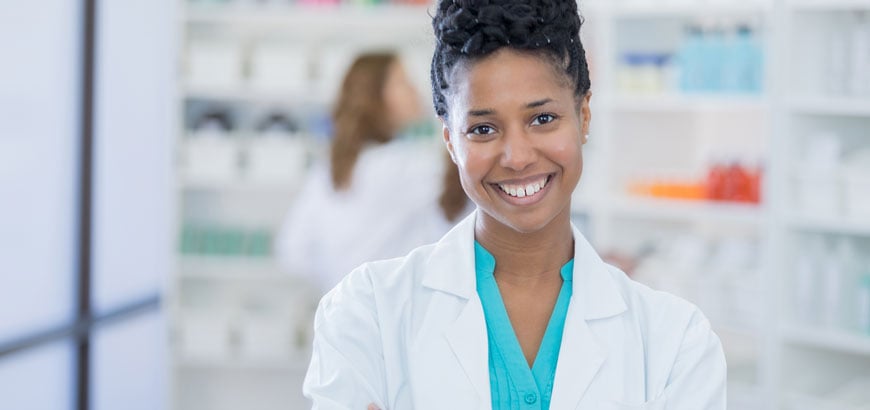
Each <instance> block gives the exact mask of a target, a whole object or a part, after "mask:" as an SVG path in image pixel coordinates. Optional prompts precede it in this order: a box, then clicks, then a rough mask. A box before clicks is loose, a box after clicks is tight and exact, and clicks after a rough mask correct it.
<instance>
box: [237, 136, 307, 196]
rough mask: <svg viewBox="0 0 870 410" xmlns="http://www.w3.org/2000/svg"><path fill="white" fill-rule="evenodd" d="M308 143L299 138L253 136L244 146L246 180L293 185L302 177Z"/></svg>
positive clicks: (305, 164) (304, 169)
mask: <svg viewBox="0 0 870 410" xmlns="http://www.w3.org/2000/svg"><path fill="white" fill-rule="evenodd" d="M307 161H308V144H307V142H306V139H305V138H303V137H300V136H288V135H281V136H278V135H275V136H272V135H269V136H258V137H254V138H253V139H252V141H251V142H250V144H249V145H248V161H247V165H248V166H247V169H246V172H245V177H246V180H248V181H250V182H256V183H266V184H272V183H274V184H282V185H287V186H295V185H297V184H298V183H300V182H301V181H302V179H303V177H304V176H305V171H306V168H307Z"/></svg>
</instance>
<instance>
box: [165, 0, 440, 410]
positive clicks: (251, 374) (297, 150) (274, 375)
mask: <svg viewBox="0 0 870 410" xmlns="http://www.w3.org/2000/svg"><path fill="white" fill-rule="evenodd" d="M180 1H181V2H182V7H181V8H180V9H181V17H180V21H179V24H180V27H181V29H180V33H182V36H181V43H182V44H181V47H179V49H180V50H181V52H180V55H179V71H180V76H181V81H180V82H179V83H180V84H182V86H181V87H180V89H179V91H178V97H177V105H178V109H179V110H180V111H181V114H182V115H181V116H180V117H181V118H182V119H183V121H182V122H181V123H180V124H179V125H178V129H179V137H178V153H179V161H178V167H177V168H178V172H177V177H176V180H177V181H178V182H177V189H178V190H179V193H180V194H179V195H178V196H177V197H178V198H180V203H179V204H178V213H177V220H178V221H179V222H178V226H177V231H178V233H179V243H178V249H179V253H178V256H177V258H176V264H175V265H176V268H175V272H174V274H173V275H172V277H171V284H170V286H169V292H168V298H167V299H168V301H169V303H168V306H169V309H170V312H171V314H170V317H171V323H170V328H171V335H172V340H171V346H172V349H171V352H172V357H171V359H172V360H171V362H172V370H171V374H172V380H171V386H172V388H171V408H172V409H174V410H195V409H210V410H215V409H217V410H220V409H239V408H244V409H264V410H265V409H301V408H305V407H307V403H306V401H305V399H304V398H303V397H302V395H301V385H302V378H303V376H304V371H305V368H306V367H307V365H308V360H309V355H310V352H309V351H308V350H309V348H310V341H311V340H310V339H311V323H312V319H313V310H314V307H315V306H316V302H317V299H318V298H319V292H320V291H319V290H317V289H315V287H313V286H312V285H311V284H309V283H306V282H305V281H304V280H302V279H299V278H298V277H294V276H293V275H290V274H288V272H285V271H283V270H282V269H281V268H280V266H279V265H278V263H277V262H276V259H275V257H274V255H273V253H274V252H273V247H274V246H275V243H274V242H275V236H276V232H277V230H278V229H279V227H280V225H281V223H282V219H283V218H284V215H285V213H286V212H287V210H288V208H290V207H291V206H292V204H293V202H294V201H295V200H297V198H296V195H297V192H298V190H299V188H300V183H301V181H302V180H303V179H304V173H305V171H306V165H307V164H308V163H310V162H311V161H312V159H313V158H316V157H318V156H322V155H323V153H324V151H325V138H323V137H324V134H326V133H327V132H328V130H326V129H325V128H324V127H323V123H324V122H325V120H324V119H325V118H326V116H327V113H328V109H329V105H330V103H331V100H332V98H333V97H334V95H335V93H336V91H337V87H338V84H339V83H340V80H341V78H340V76H341V75H342V74H343V72H344V70H345V69H346V68H347V65H348V64H349V63H350V59H351V58H352V57H353V56H354V55H355V54H357V53H359V52H362V51H364V50H378V49H397V50H399V51H400V53H401V54H402V55H403V57H404V59H403V60H404V62H405V64H406V65H408V66H409V67H408V69H407V71H408V72H409V73H410V74H411V77H412V80H413V81H415V82H416V84H417V87H418V89H420V90H421V91H425V90H428V76H427V73H428V68H427V66H426V65H427V64H428V58H429V57H430V56H431V50H432V46H433V40H432V39H431V33H430V31H431V29H430V28H429V27H430V26H429V23H428V21H429V20H428V16H427V12H426V10H425V7H422V6H413V5H401V6H400V5H387V4H381V5H375V6H364V5H303V4H294V3H292V2H284V3H279V2H277V1H274V2H252V1H234V0H233V1H208V0H193V1H188V0H180ZM415 73H416V74H418V75H414V74H415ZM422 98H426V95H425V94H424V96H423V97H422ZM427 103H428V100H427ZM213 113H217V114H220V115H222V116H219V117H218V118H213V117H212V118H211V123H209V122H208V121H205V120H203V121H200V120H198V118H205V119H208V118H209V115H213ZM276 113H278V114H283V115H284V117H282V119H283V120H288V119H289V121H290V122H292V123H295V124H294V125H293V126H292V127H289V126H287V124H286V123H281V124H279V125H282V126H284V128H280V127H279V129H278V132H277V133H276V132H275V131H274V130H268V131H266V130H262V129H260V125H259V123H260V122H261V121H262V119H263V118H268V117H269V116H270V115H272V114H276ZM285 117H286V118H285ZM226 121H229V122H231V123H232V130H230V131H227V130H225V125H226V124H224V122H226ZM202 122H206V124H207V125H203V124H202ZM215 128H217V129H215ZM290 128H292V129H290ZM282 164H292V165H291V166H290V169H287V167H286V166H282Z"/></svg>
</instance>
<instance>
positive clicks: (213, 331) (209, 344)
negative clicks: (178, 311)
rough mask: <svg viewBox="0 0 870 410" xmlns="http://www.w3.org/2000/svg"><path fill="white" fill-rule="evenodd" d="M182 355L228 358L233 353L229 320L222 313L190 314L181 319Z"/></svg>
mask: <svg viewBox="0 0 870 410" xmlns="http://www.w3.org/2000/svg"><path fill="white" fill-rule="evenodd" d="M180 331H181V335H180V336H181V338H180V339H181V340H180V342H181V348H180V353H181V356H182V357H184V358H186V359H193V360H197V359H198V360H203V359H212V360H214V359H217V360H220V359H226V358H227V357H229V356H230V354H231V345H230V326H229V320H227V318H226V317H225V316H222V315H209V314H205V313H202V314H188V315H185V316H184V317H183V318H182V320H181V329H180Z"/></svg>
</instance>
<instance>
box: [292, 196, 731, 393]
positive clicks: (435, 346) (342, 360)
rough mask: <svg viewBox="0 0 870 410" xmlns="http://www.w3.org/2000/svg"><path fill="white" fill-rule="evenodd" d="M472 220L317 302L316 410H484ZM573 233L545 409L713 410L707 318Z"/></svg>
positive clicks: (714, 345) (309, 387)
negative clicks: (566, 299)
mask: <svg viewBox="0 0 870 410" xmlns="http://www.w3.org/2000/svg"><path fill="white" fill-rule="evenodd" d="M478 212H479V211H478ZM475 218H477V213H474V214H472V215H470V216H468V217H467V218H466V219H465V220H463V221H462V222H461V223H460V224H459V225H457V226H456V227H455V228H453V230H451V231H450V232H449V233H448V234H447V235H445V236H444V238H443V239H441V240H440V241H439V242H437V243H436V244H434V245H428V246H424V247H421V248H418V249H415V250H414V251H413V252H411V253H410V254H409V255H408V256H407V257H404V258H398V259H392V260H387V261H379V262H372V263H367V264H365V265H363V266H361V267H359V268H358V269H356V270H355V271H354V272H353V273H351V274H350V275H348V277H347V278H346V279H345V280H344V281H342V282H341V283H340V284H339V285H338V286H337V287H336V288H335V289H333V290H332V291H331V292H330V293H328V294H327V295H326V296H325V297H324V298H323V300H322V301H321V303H320V306H319V308H318V313H317V317H316V318H315V324H314V326H315V339H314V350H313V357H312V359H311V365H310V367H309V370H308V374H307V375H306V378H305V383H304V387H303V391H304V393H305V395H306V396H307V397H309V398H311V399H312V400H313V401H314V404H315V406H314V408H316V409H365V408H366V407H367V405H368V404H369V403H375V404H376V405H377V406H378V407H380V408H381V409H389V410H393V409H395V410H403V409H415V410H426V409H438V410H443V409H487V408H490V400H491V398H490V387H489V367H488V366H489V363H488V345H487V332H486V323H485V320H484V314H483V310H482V308H481V301H480V298H479V297H478V295H477V292H476V290H475V274H474V272H475V267H474V266H475V265H474V225H475ZM573 231H574V283H573V296H572V297H571V300H570V304H569V307H568V314H567V317H566V321H565V330H564V335H563V337H562V342H561V346H562V347H561V349H560V354H559V361H558V364H557V367H556V376H555V380H554V386H553V393H552V400H551V405H550V408H551V409H554V410H562V409H588V410H608V409H665V408H667V409H686V410H689V409H692V410H695V409H699V410H700V409H719V407H718V403H724V396H725V373H726V367H725V358H724V356H723V352H722V346H721V344H720V342H719V339H718V337H717V336H716V335H715V334H714V333H713V331H712V330H711V328H710V322H709V321H708V320H707V319H706V318H705V317H704V315H703V314H702V313H701V312H700V311H699V310H698V308H697V307H695V306H694V305H692V304H690V303H689V302H686V301H684V300H682V299H679V298H677V297H675V296H672V295H670V294H668V293H664V292H659V291H655V290H652V289H650V288H648V287H646V286H644V285H642V284H639V283H637V282H634V281H632V280H631V279H629V278H628V277H627V276H626V275H625V274H624V273H623V272H622V271H620V270H618V269H616V268H615V267H613V266H610V265H608V264H606V263H605V262H603V261H602V260H601V258H599V256H598V254H597V253H596V252H595V250H594V249H593V248H592V246H591V245H590V244H589V243H588V242H587V241H586V240H585V238H584V237H583V235H582V234H581V233H580V232H579V231H578V230H577V229H576V228H573Z"/></svg>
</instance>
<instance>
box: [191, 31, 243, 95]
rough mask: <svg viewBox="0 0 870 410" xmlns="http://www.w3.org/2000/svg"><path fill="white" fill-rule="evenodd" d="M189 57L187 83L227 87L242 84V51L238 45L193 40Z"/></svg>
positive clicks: (194, 85)
mask: <svg viewBox="0 0 870 410" xmlns="http://www.w3.org/2000/svg"><path fill="white" fill-rule="evenodd" d="M187 59H188V71H187V84H188V85H189V86H190V87H194V88H211V89H214V88H217V89H227V88H237V87H239V86H240V85H241V84H242V79H243V74H242V66H243V64H242V63H243V61H242V51H241V48H240V47H239V46H238V45H235V44H233V43H218V42H193V43H191V44H190V46H189V49H188V56H187Z"/></svg>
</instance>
